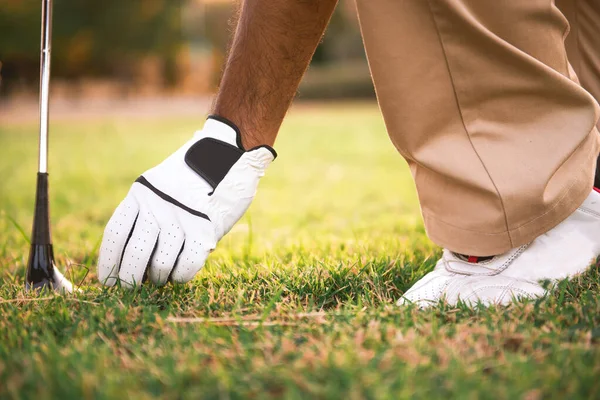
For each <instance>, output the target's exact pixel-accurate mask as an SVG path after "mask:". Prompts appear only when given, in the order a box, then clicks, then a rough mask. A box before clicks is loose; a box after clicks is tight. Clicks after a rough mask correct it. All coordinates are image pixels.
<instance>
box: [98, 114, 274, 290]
mask: <svg viewBox="0 0 600 400" xmlns="http://www.w3.org/2000/svg"><path fill="white" fill-rule="evenodd" d="M276 156H277V154H276V153H275V150H273V149H272V148H271V147H269V146H259V147H256V148H253V149H251V150H249V151H245V150H244V149H243V147H242V144H241V137H240V133H239V131H238V129H237V128H236V127H235V125H233V124H232V123H231V122H229V121H227V120H225V119H224V118H220V117H216V116H210V117H209V118H208V120H207V121H206V124H205V125H204V128H203V129H202V130H201V131H198V132H196V134H195V135H194V137H193V138H192V139H191V140H190V141H189V142H187V143H186V144H185V145H184V146H183V147H181V148H180V149H179V150H177V151H176V152H175V153H173V154H172V155H171V156H170V157H168V158H167V159H166V160H165V161H163V162H162V163H161V164H159V165H158V166H156V167H154V168H152V169H150V170H148V171H146V172H145V173H144V174H142V176H140V177H139V178H138V179H137V180H136V181H135V183H134V184H133V186H132V187H131V189H130V191H129V193H128V194H127V197H125V200H123V202H122V203H121V204H120V205H119V206H118V207H117V209H116V211H115V213H114V214H113V216H112V218H111V219H110V221H109V222H108V225H107V226H106V229H105V230H104V237H103V239H102V247H101V248H100V257H99V260H98V278H99V280H100V282H101V283H103V284H104V285H106V286H113V285H115V284H116V283H117V281H118V280H120V281H121V284H122V285H123V286H125V287H133V286H139V285H141V284H142V282H143V281H144V280H145V278H146V277H147V278H148V279H150V280H151V281H152V282H154V283H155V284H157V285H164V284H166V283H167V281H168V280H170V281H172V282H177V283H183V282H188V281H190V280H191V279H192V278H193V277H194V276H195V275H196V273H197V272H198V271H199V270H200V269H201V268H202V267H203V266H204V262H205V261H206V258H207V257H208V254H209V253H210V252H211V251H212V250H214V248H215V246H216V244H217V242H218V241H219V240H220V239H221V238H222V237H223V236H224V235H225V234H226V233H227V232H229V230H230V229H231V228H232V227H233V225H234V224H235V223H236V222H237V221H238V220H239V219H240V218H241V217H242V215H243V214H244V213H245V212H246V210H247V209H248V207H249V206H250V203H251V202H252V199H253V198H254V195H255V193H256V188H257V186H258V181H259V180H260V178H261V177H262V176H263V175H264V172H265V169H266V168H267V167H268V166H269V164H270V163H271V162H272V161H273V160H274V159H275V157H276Z"/></svg>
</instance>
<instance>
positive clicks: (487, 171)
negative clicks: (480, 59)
mask: <svg viewBox="0 0 600 400" xmlns="http://www.w3.org/2000/svg"><path fill="white" fill-rule="evenodd" d="M427 6H428V7H429V12H430V13H431V18H432V19H433V25H434V26H435V30H436V33H437V36H438V40H439V42H440V47H441V49H442V53H443V54H444V60H445V63H446V69H447V71H448V76H449V77H450V84H451V85H452V92H453V94H454V99H455V101H456V107H457V108H458V115H459V116H460V121H461V124H462V126H463V128H464V131H465V134H466V136H467V139H468V140H469V143H470V145H471V148H472V149H473V152H474V153H475V155H476V156H477V158H478V159H479V162H480V163H481V166H482V167H483V169H484V171H485V173H486V174H487V176H488V178H489V179H490V182H491V183H492V185H493V186H494V190H496V193H497V195H498V199H499V200H500V205H501V206H502V212H503V214H504V224H505V226H506V231H507V232H509V228H508V226H509V225H508V216H507V215H506V207H505V206H504V200H503V199H502V196H501V195H500V190H498V186H496V183H495V182H494V180H493V179H492V176H491V174H490V172H489V170H488V169H487V167H486V165H485V163H484V162H483V159H482V158H481V156H480V155H479V153H478V152H477V149H476V148H475V145H474V144H473V141H472V139H471V135H470V134H469V130H468V129H467V124H466V122H465V119H464V116H463V113H462V107H461V105H460V100H459V97H458V92H457V90H456V85H455V83H454V77H453V75H452V71H451V69H450V62H449V61H448V54H447V52H446V48H445V46H444V41H443V39H442V33H441V32H440V28H439V25H438V21H437V19H436V16H435V11H434V10H433V8H432V7H431V0H427ZM508 241H509V243H510V246H511V247H513V241H512V237H511V235H510V233H509V234H508Z"/></svg>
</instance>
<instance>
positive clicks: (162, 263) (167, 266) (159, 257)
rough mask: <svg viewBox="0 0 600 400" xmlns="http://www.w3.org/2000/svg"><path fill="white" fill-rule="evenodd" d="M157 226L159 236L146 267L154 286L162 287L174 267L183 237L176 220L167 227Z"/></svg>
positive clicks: (161, 224)
mask: <svg viewBox="0 0 600 400" xmlns="http://www.w3.org/2000/svg"><path fill="white" fill-rule="evenodd" d="M159 225H160V234H159V235H158V242H157V245H156V249H155V250H154V254H153V256H152V259H151V260H150V266H149V267H148V277H149V278H150V281H152V282H153V283H154V284H156V285H159V286H162V285H165V284H166V283H167V280H168V279H169V275H170V274H171V271H172V270H173V268H174V267H175V263H176V262H177V257H178V256H179V254H180V253H181V251H182V248H183V242H184V239H185V235H184V234H183V229H181V227H180V226H179V224H178V223H177V221H176V220H173V221H172V222H171V224H170V225H167V226H165V224H164V223H162V222H159Z"/></svg>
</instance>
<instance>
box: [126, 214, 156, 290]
mask: <svg viewBox="0 0 600 400" xmlns="http://www.w3.org/2000/svg"><path fill="white" fill-rule="evenodd" d="M158 234H159V228H158V223H157V222H156V219H155V218H154V216H153V215H152V213H151V212H150V210H148V209H146V208H144V207H141V208H140V213H139V215H138V219H137V221H136V224H135V227H134V228H133V232H132V234H131V238H130V239H129V242H128V243H127V246H126V247H125V252H124V253H123V261H122V262H121V268H120V270H119V279H120V280H121V284H122V285H123V286H124V287H128V288H132V287H135V286H140V285H141V284H142V282H143V279H144V273H145V272H146V268H147V267H148V263H149V262H150V257H151V256H152V252H153V251H154V248H155V247H156V242H157V239H158Z"/></svg>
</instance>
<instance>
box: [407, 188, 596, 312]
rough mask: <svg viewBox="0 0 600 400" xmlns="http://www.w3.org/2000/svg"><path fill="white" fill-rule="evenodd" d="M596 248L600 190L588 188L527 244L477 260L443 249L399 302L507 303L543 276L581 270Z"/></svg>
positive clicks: (536, 289)
mask: <svg viewBox="0 0 600 400" xmlns="http://www.w3.org/2000/svg"><path fill="white" fill-rule="evenodd" d="M599 254H600V193H597V192H596V191H592V193H591V194H590V195H589V196H588V197H587V199H586V200H585V201H584V203H583V204H582V205H581V206H580V207H579V208H578V209H577V210H576V211H575V212H574V213H573V214H571V215H570V216H569V217H568V218H567V219H566V220H564V221H563V222H561V223H560V224H559V225H557V226H556V227H555V228H553V229H551V230H550V231H548V232H547V233H545V234H543V235H541V236H539V237H538V238H536V239H535V240H534V241H533V242H531V243H530V244H528V245H525V246H521V247H518V248H516V249H512V250H510V251H509V252H507V253H504V254H501V255H499V256H495V257H491V258H487V259H483V260H478V259H477V258H476V257H468V258H467V257H465V256H461V255H458V254H455V253H452V252H451V251H448V250H444V253H443V255H442V258H441V259H440V260H439V261H438V263H437V265H436V267H435V269H434V270H433V271H432V272H430V273H429V274H427V275H426V276H425V277H423V278H422V279H421V280H420V281H418V282H417V283H416V284H415V285H414V286H413V287H412V288H410V290H408V291H407V292H406V293H405V294H404V296H402V297H401V298H400V300H398V305H406V304H416V305H418V306H419V307H422V308H425V307H430V306H432V305H435V304H437V303H438V302H439V301H440V300H444V299H445V300H446V302H447V303H448V304H450V305H455V304H456V303H457V302H458V301H459V300H461V301H463V302H465V303H467V304H471V305H475V304H477V303H479V302H481V303H482V304H485V305H492V304H498V305H502V304H507V303H509V302H510V301H511V300H512V299H513V298H523V297H525V298H534V297H539V296H543V295H544V294H545V292H546V289H544V287H543V286H542V284H541V283H542V282H543V281H551V282H554V281H557V280H561V279H564V278H568V277H573V276H575V275H577V274H580V273H582V272H585V271H586V270H587V269H588V267H589V266H590V265H591V264H592V263H593V262H594V260H595V259H596V257H597V256H598V255H599Z"/></svg>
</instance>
